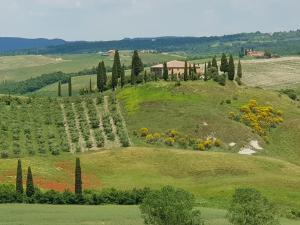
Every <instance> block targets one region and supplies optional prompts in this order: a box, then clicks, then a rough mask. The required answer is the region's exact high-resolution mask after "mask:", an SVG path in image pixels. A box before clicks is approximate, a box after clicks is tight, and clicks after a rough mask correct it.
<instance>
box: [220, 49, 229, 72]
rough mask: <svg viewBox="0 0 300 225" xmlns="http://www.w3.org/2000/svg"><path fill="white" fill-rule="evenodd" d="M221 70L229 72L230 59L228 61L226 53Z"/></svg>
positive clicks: (222, 59)
mask: <svg viewBox="0 0 300 225" xmlns="http://www.w3.org/2000/svg"><path fill="white" fill-rule="evenodd" d="M220 70H221V71H222V72H223V73H227V72H228V61H227V57H226V55H225V53H223V54H222V58H221V66H220Z"/></svg>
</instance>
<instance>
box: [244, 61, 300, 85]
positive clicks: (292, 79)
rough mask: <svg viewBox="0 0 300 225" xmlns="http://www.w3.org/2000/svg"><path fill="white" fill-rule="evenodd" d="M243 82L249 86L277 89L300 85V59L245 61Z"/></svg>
mask: <svg viewBox="0 0 300 225" xmlns="http://www.w3.org/2000/svg"><path fill="white" fill-rule="evenodd" d="M242 64H243V71H244V75H243V82H244V83H245V84H247V85H249V86H253V87H254V86H259V87H263V88H276V87H282V86H286V85H290V84H295V83H300V73H299V71H300V57H283V58H278V59H260V60H244V61H242Z"/></svg>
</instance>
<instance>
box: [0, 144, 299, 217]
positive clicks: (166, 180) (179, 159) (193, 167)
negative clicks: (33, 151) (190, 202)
mask: <svg viewBox="0 0 300 225" xmlns="http://www.w3.org/2000/svg"><path fill="white" fill-rule="evenodd" d="M80 158H81V164H82V172H83V186H84V188H85V189H103V188H111V187H114V188H117V189H121V190H128V189H132V188H134V187H137V188H144V187H151V188H160V187H162V186H165V185H173V186H176V187H181V188H183V189H186V190H188V191H190V192H192V193H194V194H195V195H196V197H197V200H198V202H199V203H201V204H202V206H208V207H218V208H219V207H220V208H226V207H227V206H228V204H229V201H230V199H231V196H232V194H233V192H234V190H235V188H237V187H255V188H257V189H258V190H260V191H262V192H263V193H264V194H265V195H266V196H267V197H268V198H270V200H272V201H274V202H275V203H276V204H277V206H278V207H279V208H280V209H281V210H282V211H283V212H285V210H286V209H291V208H298V209H299V208H300V204H299V203H300V193H299V185H300V166H299V165H296V164H292V163H289V162H286V161H283V160H278V159H273V158H270V157H263V156H242V155H239V154H234V153H217V152H197V151H188V150H174V149H162V148H141V147H132V148H128V149H126V150H124V149H118V148H115V149H114V150H107V151H100V152H96V153H85V154H82V155H81V156H80ZM22 161H23V168H24V172H25V169H26V167H27V166H29V165H30V166H31V168H32V171H33V176H34V182H35V184H36V185H37V186H39V187H40V188H43V189H56V190H60V191H63V190H65V189H66V188H68V189H70V190H73V183H74V180H73V179H74V162H75V156H73V155H71V154H63V155H60V156H47V157H45V156H35V157H25V158H23V159H22ZM16 164H17V160H16V159H6V160H3V159H2V160H0V168H1V170H0V181H1V183H10V184H14V183H15V170H16Z"/></svg>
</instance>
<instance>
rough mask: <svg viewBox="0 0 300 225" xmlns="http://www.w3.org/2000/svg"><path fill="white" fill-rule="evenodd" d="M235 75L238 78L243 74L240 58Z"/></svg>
mask: <svg viewBox="0 0 300 225" xmlns="http://www.w3.org/2000/svg"><path fill="white" fill-rule="evenodd" d="M236 75H237V77H238V78H242V76H243V71H242V64H241V60H239V63H238V68H237V74H236Z"/></svg>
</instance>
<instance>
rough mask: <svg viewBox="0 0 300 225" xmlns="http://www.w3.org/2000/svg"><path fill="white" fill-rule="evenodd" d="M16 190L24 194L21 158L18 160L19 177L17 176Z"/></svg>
mask: <svg viewBox="0 0 300 225" xmlns="http://www.w3.org/2000/svg"><path fill="white" fill-rule="evenodd" d="M16 192H17V193H18V194H23V192H24V190H23V175H22V163H21V160H20V159H19V160H18V167H17V177H16Z"/></svg>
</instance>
